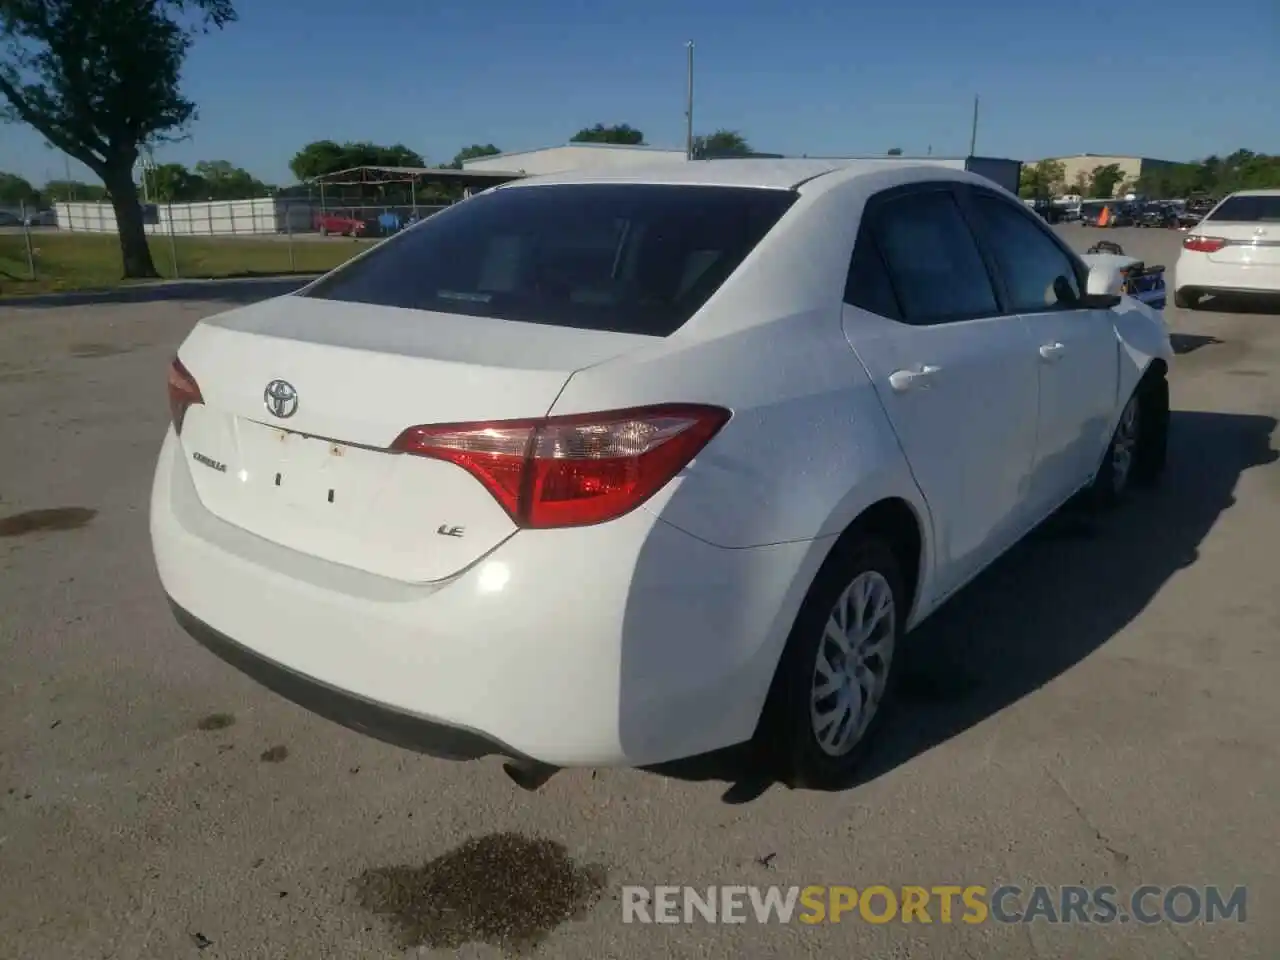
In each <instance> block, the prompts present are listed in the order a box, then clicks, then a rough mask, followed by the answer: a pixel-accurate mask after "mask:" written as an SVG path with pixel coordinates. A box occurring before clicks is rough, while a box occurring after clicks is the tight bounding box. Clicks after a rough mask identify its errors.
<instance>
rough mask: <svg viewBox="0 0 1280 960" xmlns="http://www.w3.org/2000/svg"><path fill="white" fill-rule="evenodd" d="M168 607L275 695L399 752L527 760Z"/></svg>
mask: <svg viewBox="0 0 1280 960" xmlns="http://www.w3.org/2000/svg"><path fill="white" fill-rule="evenodd" d="M169 606H170V608H171V609H172V610H173V615H174V618H175V619H176V620H177V621H178V625H179V626H181V627H182V629H184V630H186V631H187V633H188V634H190V635H191V637H192V638H193V639H194V640H195V641H196V642H197V643H199V644H200V645H201V646H203V647H204V648H205V649H206V650H208V651H209V652H211V653H213V654H214V655H215V656H217V657H219V658H220V659H222V660H224V661H226V662H227V663H228V664H230V665H231V666H233V667H235V668H236V669H237V670H239V671H240V672H241V673H243V674H244V675H245V676H247V677H249V678H250V679H252V680H256V681H257V682H258V683H260V684H262V685H263V686H264V687H266V688H267V689H268V690H270V691H272V692H273V693H277V694H279V695H280V696H282V697H284V698H285V699H286V700H290V701H292V702H293V703H296V704H297V705H298V706H300V707H303V708H305V709H307V710H310V711H311V712H312V713H314V714H317V715H319V716H321V717H324V718H325V719H326V720H332V721H333V722H334V723H337V724H341V725H342V726H344V727H348V728H350V729H352V730H355V731H357V732H358V733H363V734H365V735H366V736H369V737H373V738H374V739H376V740H382V741H384V742H386V743H390V744H393V745H395V746H397V747H404V748H405V749H407V750H416V751H417V752H419V753H426V754H429V755H431V756H434V757H441V758H444V759H447V760H475V759H478V758H480V757H487V756H492V755H495V754H496V755H498V756H503V757H510V758H512V759H517V760H520V759H527V758H526V757H524V756H523V755H522V754H521V753H520V752H519V751H518V750H515V749H513V748H512V747H510V746H508V745H507V744H505V743H500V742H499V741H497V740H494V739H492V738H491V737H487V736H485V735H484V734H482V733H479V732H477V731H475V730H466V729H464V728H462V727H456V726H451V725H449V724H447V723H442V722H441V721H439V720H433V719H429V718H427V717H420V716H415V715H414V714H411V713H406V712H405V711H403V710H397V709H395V708H394V707H389V706H387V705H386V704H385V703H377V702H375V701H373V700H366V699H365V698H364V697H359V696H356V695H355V694H353V693H350V692H348V691H346V690H341V689H339V688H337V687H333V686H330V685H329V684H327V683H321V682H320V681H319V680H315V679H312V678H311V677H308V676H305V675H303V674H301V673H298V672H297V671H295V670H291V669H289V668H288V667H286V666H284V665H283V664H279V663H276V662H275V661H273V660H269V659H267V658H266V657H264V656H262V655H261V654H259V653H256V652H255V651H253V650H250V649H249V648H248V647H246V646H244V645H243V644H240V643H237V642H236V641H234V640H232V639H231V638H230V637H228V636H226V635H225V634H222V633H219V632H218V631H217V630H215V629H213V627H211V626H209V625H208V624H207V623H205V622H204V621H203V620H200V619H199V618H198V617H195V616H192V614H191V613H189V612H188V611H186V610H184V609H183V608H182V607H180V606H179V605H178V604H177V603H176V602H174V600H173V598H172V597H171V598H170V599H169Z"/></svg>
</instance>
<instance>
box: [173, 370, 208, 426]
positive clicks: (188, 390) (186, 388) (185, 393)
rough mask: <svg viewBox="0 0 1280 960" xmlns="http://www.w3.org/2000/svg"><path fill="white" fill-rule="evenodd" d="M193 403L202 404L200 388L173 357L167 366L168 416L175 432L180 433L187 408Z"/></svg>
mask: <svg viewBox="0 0 1280 960" xmlns="http://www.w3.org/2000/svg"><path fill="white" fill-rule="evenodd" d="M193 403H204V397H202V396H201V395H200V387H199V385H198V384H197V383H196V379H195V377H193V376H191V373H190V372H189V371H188V370H187V368H186V367H184V366H183V365H182V361H181V360H179V359H178V358H177V357H174V358H173V363H172V364H171V365H170V366H169V416H170V417H171V418H172V419H173V429H174V430H175V431H176V432H178V433H181V432H182V421H183V420H185V419H186V418H187V408H188V407H190V406H191V405H192V404H193Z"/></svg>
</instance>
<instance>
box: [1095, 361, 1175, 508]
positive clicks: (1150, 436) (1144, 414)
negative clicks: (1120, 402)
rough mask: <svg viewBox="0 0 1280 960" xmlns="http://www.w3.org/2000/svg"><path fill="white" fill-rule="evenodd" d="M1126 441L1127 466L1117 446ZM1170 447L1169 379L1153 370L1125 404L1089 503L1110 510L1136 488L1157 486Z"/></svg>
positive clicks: (1099, 469) (1108, 444)
mask: <svg viewBox="0 0 1280 960" xmlns="http://www.w3.org/2000/svg"><path fill="white" fill-rule="evenodd" d="M1130 408H1132V411H1133V417H1132V420H1131V421H1130V420H1129V417H1128V415H1129V412H1130ZM1126 433H1128V437H1126V436H1125V434H1126ZM1126 441H1127V443H1128V444H1129V450H1128V453H1129V458H1128V464H1127V466H1123V465H1122V464H1123V460H1124V458H1123V457H1118V456H1117V447H1118V446H1119V445H1121V444H1122V443H1124V442H1126ZM1168 448H1169V382H1168V380H1167V379H1165V377H1164V375H1163V373H1161V372H1157V371H1154V370H1153V371H1150V372H1149V373H1148V374H1147V375H1146V376H1145V377H1143V379H1142V382H1141V383H1139V384H1138V388H1137V389H1136V390H1135V391H1134V392H1133V396H1132V397H1130V398H1129V401H1128V402H1127V403H1126V404H1125V409H1124V411H1122V413H1121V415H1120V421H1119V423H1118V424H1117V425H1116V428H1115V430H1114V431H1113V432H1112V434H1111V439H1110V440H1109V441H1108V443H1107V449H1106V451H1105V453H1104V454H1103V457H1102V464H1101V465H1100V466H1099V468H1098V472H1097V475H1096V476H1095V477H1094V480H1093V484H1092V485H1091V486H1090V488H1089V496H1088V500H1089V503H1090V504H1091V505H1092V506H1093V507H1094V508H1095V509H1099V510H1109V509H1111V508H1112V507H1115V506H1116V505H1117V504H1119V503H1120V502H1121V501H1123V500H1124V499H1125V497H1126V496H1128V494H1129V492H1130V491H1131V490H1132V489H1133V488H1135V487H1152V486H1155V485H1156V484H1157V483H1158V482H1159V481H1160V478H1161V476H1162V475H1163V474H1164V468H1165V462H1166V459H1167V457H1168Z"/></svg>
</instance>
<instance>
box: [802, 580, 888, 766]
mask: <svg viewBox="0 0 1280 960" xmlns="http://www.w3.org/2000/svg"><path fill="white" fill-rule="evenodd" d="M897 622H898V619H897V611H896V609H895V604H894V598H893V588H892V587H891V586H890V585H889V581H888V580H886V579H885V578H884V576H883V575H881V574H880V573H877V572H876V571H874V570H867V571H864V572H863V573H860V574H858V576H857V577H855V578H854V580H853V582H852V583H850V584H849V586H848V587H846V588H845V590H844V592H843V593H841V594H840V597H839V598H838V599H837V600H836V603H835V605H834V607H833V608H832V610H831V612H830V615H829V616H828V617H827V623H826V627H825V629H824V631H823V635H822V639H821V640H820V641H819V643H818V656H817V660H816V662H815V663H814V669H813V681H812V685H811V688H810V698H809V716H810V720H811V722H812V724H813V734H814V737H815V738H816V740H817V743H818V747H819V749H821V751H822V752H823V753H824V754H826V755H827V756H829V757H842V756H845V755H846V754H848V753H849V752H850V751H851V750H853V748H854V747H855V746H857V745H858V742H859V741H860V740H861V739H862V736H863V734H864V733H866V731H867V727H868V726H870V724H871V721H872V719H873V718H874V717H875V715H876V711H877V710H878V709H879V707H880V702H881V700H882V699H883V697H884V693H885V689H886V687H887V685H888V681H889V670H890V668H891V666H892V663H893V650H894V641H895V640H896V633H897Z"/></svg>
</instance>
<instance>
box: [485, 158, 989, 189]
mask: <svg viewBox="0 0 1280 960" xmlns="http://www.w3.org/2000/svg"><path fill="white" fill-rule="evenodd" d="M885 170H898V171H900V172H901V173H902V174H903V176H902V177H901V179H902V181H903V182H909V181H912V180H918V179H921V176H920V171H928V172H929V174H931V175H933V176H935V177H936V178H937V179H939V180H964V181H969V180H972V179H973V178H974V175H973V174H968V173H965V172H964V171H961V170H957V169H954V168H951V167H944V166H942V165H932V164H928V165H926V164H913V163H911V162H910V161H903V160H895V159H893V158H886V159H883V160H840V159H827V160H817V159H808V158H797V159H771V158H770V159H766V158H758V159H757V158H742V159H732V160H693V161H686V162H677V163H673V162H670V161H668V162H666V163H654V164H644V165H640V166H636V167H630V168H627V169H623V170H602V171H597V170H572V171H565V172H564V173H552V174H543V175H541V176H532V177H526V178H524V179H521V180H515V181H512V182H511V183H506V184H503V185H502V186H501V187H498V188H496V189H500V190H510V189H526V188H529V187H536V186H544V185H550V184H579V183H582V184H586V183H631V184H667V183H669V184H681V185H686V184H687V185H702V186H723V187H758V188H761V189H773V190H792V189H795V188H797V187H800V186H801V185H802V184H809V183H813V182H814V181H819V182H822V181H825V180H827V179H828V178H829V179H830V181H831V182H832V183H834V182H836V181H838V182H845V181H846V180H848V179H851V178H855V177H858V176H863V175H868V174H872V173H880V172H882V171H885ZM833 174H839V176H838V177H837V176H831V175H833ZM895 179H896V178H895ZM823 185H826V184H825V183H823Z"/></svg>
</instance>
